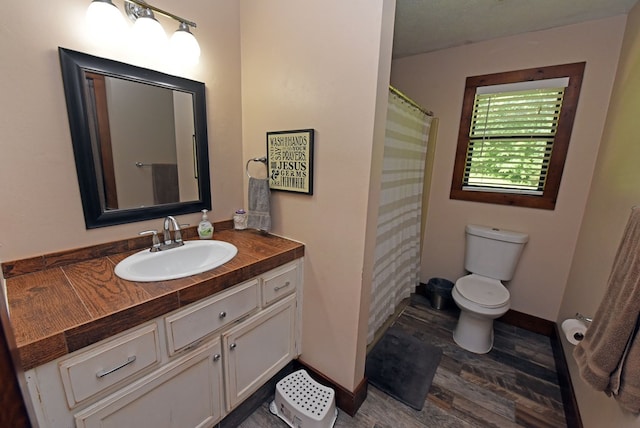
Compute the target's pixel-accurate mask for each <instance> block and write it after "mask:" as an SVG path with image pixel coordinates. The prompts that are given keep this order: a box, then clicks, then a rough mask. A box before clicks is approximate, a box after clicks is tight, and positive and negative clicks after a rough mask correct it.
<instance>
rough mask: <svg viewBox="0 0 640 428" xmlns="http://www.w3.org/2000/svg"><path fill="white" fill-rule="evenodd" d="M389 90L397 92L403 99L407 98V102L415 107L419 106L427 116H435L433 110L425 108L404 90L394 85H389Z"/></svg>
mask: <svg viewBox="0 0 640 428" xmlns="http://www.w3.org/2000/svg"><path fill="white" fill-rule="evenodd" d="M389 90H390V91H391V92H393V93H394V94H396V95H397V96H399V97H400V98H402V99H403V100H405V101H406V102H408V103H409V104H411V105H412V106H414V107H415V108H417V109H418V110H420V111H421V112H422V113H424V114H426V115H427V116H432V117H433V112H432V111H431V110H427V109H425V108H423V107H422V106H421V105H420V104H418V103H417V102H415V101H413V100H412V99H411V98H409V97H408V96H406V95H405V94H403V93H402V92H400V91H399V90H397V89H396V88H394V87H393V86H391V85H389Z"/></svg>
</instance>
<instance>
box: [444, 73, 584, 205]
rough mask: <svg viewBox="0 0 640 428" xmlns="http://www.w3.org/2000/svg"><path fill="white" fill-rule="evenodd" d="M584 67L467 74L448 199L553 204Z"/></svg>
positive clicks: (510, 203)
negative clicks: (482, 74) (477, 74)
mask: <svg viewBox="0 0 640 428" xmlns="http://www.w3.org/2000/svg"><path fill="white" fill-rule="evenodd" d="M584 68H585V63H584V62H581V63H575V64H567V65H558V66H552V67H541V68H533V69H528V70H519V71H511V72H506V73H496V74H488V75H484V76H474V77H468V78H467V82H466V88H465V92H464V99H463V104H462V115H461V119H460V131H459V133H458V147H457V151H456V159H455V166H454V170H453V179H452V183H451V195H450V197H451V199H462V200H468V201H477V202H488V203H494V204H505V205H515V206H522V207H531V208H542V209H550V210H552V209H554V208H555V203H556V198H557V196H558V189H559V187H560V180H561V178H562V170H563V168H564V162H565V158H566V156H567V150H568V148H569V140H570V138H571V129H572V127H573V120H574V117H575V112H576V107H577V104H578V97H579V95H580V87H581V85H582V75H583V73H584Z"/></svg>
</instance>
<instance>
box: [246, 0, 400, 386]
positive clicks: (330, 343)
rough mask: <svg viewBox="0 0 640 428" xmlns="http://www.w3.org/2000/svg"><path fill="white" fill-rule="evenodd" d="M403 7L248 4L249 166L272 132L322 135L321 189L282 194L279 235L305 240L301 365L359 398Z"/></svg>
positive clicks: (275, 205)
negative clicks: (373, 233)
mask: <svg viewBox="0 0 640 428" xmlns="http://www.w3.org/2000/svg"><path fill="white" fill-rule="evenodd" d="M394 10H395V1H388V0H373V1H372V0H352V1H348V2H345V1H342V0H330V1H324V2H311V1H297V0H270V1H268V2H256V1H248V0H243V1H242V2H241V18H242V103H243V134H244V135H243V139H244V144H243V148H244V159H249V158H253V157H257V156H262V155H264V154H265V152H266V135H265V134H266V132H267V131H281V130H292V129H302V128H314V129H315V130H316V134H315V137H316V140H315V162H314V167H315V168H314V194H313V196H307V195H301V194H291V193H285V192H275V191H274V192H272V217H273V231H274V232H275V233H276V234H282V235H285V236H288V237H292V238H294V239H298V240H300V241H302V242H304V243H305V245H306V247H305V266H304V273H305V277H304V281H305V286H304V307H303V353H302V359H303V360H304V361H305V362H306V363H307V364H309V365H311V366H312V367H314V368H315V369H317V370H319V371H320V372H322V373H324V374H325V375H326V376H328V377H329V378H331V379H332V380H334V381H335V382H337V383H339V384H340V385H342V386H343V387H345V388H347V389H350V390H352V391H353V389H354V388H355V387H356V386H357V385H358V384H359V382H360V381H361V380H362V379H363V375H364V356H365V348H366V343H365V342H366V319H367V317H368V298H369V297H368V296H369V293H370V288H369V287H370V281H369V282H367V281H366V278H367V276H369V277H370V274H371V266H367V265H366V263H365V260H368V259H369V258H368V252H370V251H371V243H370V242H366V238H367V233H368V231H369V230H370V225H371V216H370V210H371V208H370V206H369V200H370V199H371V200H374V201H377V198H376V196H375V195H376V194H377V193H378V192H379V182H377V181H375V169H376V168H377V166H374V167H372V160H374V159H378V158H381V157H380V155H379V152H380V149H381V148H382V145H383V142H384V139H383V133H382V132H380V130H381V128H380V127H381V126H382V129H383V128H384V117H385V113H384V112H385V109H386V100H387V98H386V97H387V91H388V89H387V87H388V83H389V68H390V62H391V36H392V32H391V29H392V27H393V14H394ZM372 171H374V173H373V176H374V179H373V180H372V179H371V178H370V177H371V176H372ZM372 194H373V195H374V196H373V197H372V196H371V195H372ZM375 212H376V213H377V204H376V205H375ZM373 221H375V218H374V219H373ZM371 258H372V257H371ZM363 319H364V320H365V322H364V324H363V323H362V322H361V321H362V320H363Z"/></svg>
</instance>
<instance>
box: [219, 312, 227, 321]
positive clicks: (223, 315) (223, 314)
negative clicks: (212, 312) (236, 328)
mask: <svg viewBox="0 0 640 428" xmlns="http://www.w3.org/2000/svg"><path fill="white" fill-rule="evenodd" d="M226 316H227V313H226V312H225V311H222V312H220V315H218V318H221V319H222V318H224V317H226Z"/></svg>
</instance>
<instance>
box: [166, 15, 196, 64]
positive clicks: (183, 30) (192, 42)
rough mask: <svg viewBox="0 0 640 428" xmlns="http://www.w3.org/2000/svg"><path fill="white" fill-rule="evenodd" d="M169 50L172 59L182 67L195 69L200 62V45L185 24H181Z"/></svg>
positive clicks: (170, 43)
mask: <svg viewBox="0 0 640 428" xmlns="http://www.w3.org/2000/svg"><path fill="white" fill-rule="evenodd" d="M169 49H170V51H171V57H172V59H173V60H174V61H176V62H178V63H179V64H180V65H185V66H188V67H193V66H195V65H197V64H198V62H199V61H200V45H199V44H198V41H197V40H196V38H195V37H194V36H193V34H191V32H190V31H189V26H188V25H187V24H185V23H184V22H181V23H180V27H178V30H177V31H176V32H175V33H173V35H172V36H171V40H170V41H169Z"/></svg>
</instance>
